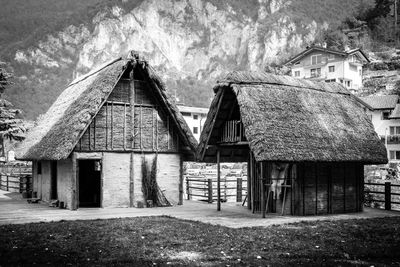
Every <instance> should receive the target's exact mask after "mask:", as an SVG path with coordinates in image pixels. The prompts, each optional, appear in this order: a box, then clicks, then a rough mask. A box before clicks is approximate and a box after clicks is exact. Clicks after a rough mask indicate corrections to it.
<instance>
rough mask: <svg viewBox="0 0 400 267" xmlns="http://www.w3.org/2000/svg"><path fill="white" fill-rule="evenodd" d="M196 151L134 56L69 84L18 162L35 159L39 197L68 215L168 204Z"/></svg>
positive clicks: (178, 198)
mask: <svg viewBox="0 0 400 267" xmlns="http://www.w3.org/2000/svg"><path fill="white" fill-rule="evenodd" d="M196 146H197V142H196V140H195V139H194V137H193V135H192V133H191V131H190V129H189V128H188V126H187V125H186V123H185V120H184V119H183V117H182V115H181V113H180V112H179V110H178V108H177V107H176V105H175V104H174V103H173V102H172V101H171V100H170V99H169V98H168V96H167V92H166V89H165V87H164V85H163V83H162V82H161V80H160V78H159V77H158V76H157V75H156V73H155V72H154V70H153V69H152V68H151V66H149V65H148V63H147V62H146V61H144V60H141V59H140V58H139V56H138V55H136V54H133V53H131V55H130V57H129V58H128V59H122V58H119V59H116V60H113V61H112V62H109V63H107V64H105V65H103V66H101V67H100V68H98V69H96V70H93V71H91V72H90V73H88V74H87V75H84V76H82V77H80V78H77V79H76V80H75V81H73V82H72V83H71V84H69V85H68V87H67V88H66V89H65V90H64V91H63V92H62V93H61V95H60V96H59V97H58V99H57V100H56V101H55V103H54V104H53V105H52V106H51V107H50V109H49V110H48V111H47V113H45V114H44V115H43V116H41V117H40V119H39V120H38V122H37V123H36V126H35V127H34V128H33V129H32V130H31V131H30V133H29V135H28V136H27V138H26V140H25V142H24V143H23V146H22V148H21V149H20V151H18V152H17V158H19V159H21V160H31V161H33V184H34V185H33V187H34V189H33V190H34V191H36V192H37V195H38V198H41V199H42V200H45V201H50V200H58V201H60V202H63V204H64V206H66V207H68V208H69V209H77V208H79V207H110V206H118V207H123V206H127V207H132V206H136V205H139V206H142V205H145V204H146V202H147V200H151V201H152V202H153V204H154V205H157V204H158V205H167V204H172V205H173V204H181V203H182V198H183V184H182V183H183V174H182V173H183V170H182V161H183V160H193V159H194V156H195V148H196ZM155 198H156V199H155ZM157 202H159V203H157ZM150 203H151V202H150Z"/></svg>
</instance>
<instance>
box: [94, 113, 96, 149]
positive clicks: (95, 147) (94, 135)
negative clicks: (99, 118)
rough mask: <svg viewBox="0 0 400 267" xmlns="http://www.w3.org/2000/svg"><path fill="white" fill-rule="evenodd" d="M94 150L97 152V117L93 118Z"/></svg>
mask: <svg viewBox="0 0 400 267" xmlns="http://www.w3.org/2000/svg"><path fill="white" fill-rule="evenodd" d="M93 150H96V117H94V118H93Z"/></svg>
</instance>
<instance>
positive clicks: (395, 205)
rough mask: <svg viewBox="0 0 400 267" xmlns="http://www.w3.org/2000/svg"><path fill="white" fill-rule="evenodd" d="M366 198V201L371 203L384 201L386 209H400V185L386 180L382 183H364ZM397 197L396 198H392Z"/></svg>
mask: <svg viewBox="0 0 400 267" xmlns="http://www.w3.org/2000/svg"><path fill="white" fill-rule="evenodd" d="M364 185H366V187H365V189H364V193H365V199H364V202H365V203H366V204H367V205H369V204H372V205H373V204H374V203H383V206H384V208H385V210H392V209H393V210H400V185H398V184H392V183H390V182H386V183H384V184H380V183H364ZM392 197H394V198H395V200H393V199H392ZM375 206H376V207H380V205H379V204H378V205H375Z"/></svg>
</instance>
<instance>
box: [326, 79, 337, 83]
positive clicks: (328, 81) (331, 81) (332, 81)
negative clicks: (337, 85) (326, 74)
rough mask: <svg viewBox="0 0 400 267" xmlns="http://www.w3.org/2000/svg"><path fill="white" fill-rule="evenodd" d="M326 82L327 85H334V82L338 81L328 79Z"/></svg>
mask: <svg viewBox="0 0 400 267" xmlns="http://www.w3.org/2000/svg"><path fill="white" fill-rule="evenodd" d="M325 82H326V83H334V82H336V79H328V80H325Z"/></svg>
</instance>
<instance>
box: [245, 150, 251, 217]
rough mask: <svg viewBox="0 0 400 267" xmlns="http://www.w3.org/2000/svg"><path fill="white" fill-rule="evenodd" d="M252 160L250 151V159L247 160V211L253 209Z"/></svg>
mask: <svg viewBox="0 0 400 267" xmlns="http://www.w3.org/2000/svg"><path fill="white" fill-rule="evenodd" d="M250 159H251V151H249V157H248V158H247V196H246V198H247V209H249V210H250V209H251V193H250V192H251V190H250V188H251V181H250V179H251V172H250V164H251V163H250Z"/></svg>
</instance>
